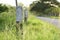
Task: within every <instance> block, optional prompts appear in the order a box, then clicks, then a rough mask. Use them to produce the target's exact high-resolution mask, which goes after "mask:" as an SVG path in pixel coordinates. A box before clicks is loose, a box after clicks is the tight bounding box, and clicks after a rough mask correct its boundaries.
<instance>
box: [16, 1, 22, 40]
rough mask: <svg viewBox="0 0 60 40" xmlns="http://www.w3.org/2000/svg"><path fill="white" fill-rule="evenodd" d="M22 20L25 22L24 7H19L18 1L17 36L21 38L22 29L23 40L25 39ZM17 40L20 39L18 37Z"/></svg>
mask: <svg viewBox="0 0 60 40" xmlns="http://www.w3.org/2000/svg"><path fill="white" fill-rule="evenodd" d="M22 20H23V12H22V6H18V5H17V0H16V33H17V36H19V29H20V34H21V40H22V39H23V36H22V35H23V25H22ZM17 39H18V40H19V37H17Z"/></svg>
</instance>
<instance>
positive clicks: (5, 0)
mask: <svg viewBox="0 0 60 40" xmlns="http://www.w3.org/2000/svg"><path fill="white" fill-rule="evenodd" d="M17 1H18V3H23V4H24V6H29V5H30V4H31V3H32V2H33V1H35V0H17ZM0 3H4V4H9V5H12V6H15V0H0Z"/></svg>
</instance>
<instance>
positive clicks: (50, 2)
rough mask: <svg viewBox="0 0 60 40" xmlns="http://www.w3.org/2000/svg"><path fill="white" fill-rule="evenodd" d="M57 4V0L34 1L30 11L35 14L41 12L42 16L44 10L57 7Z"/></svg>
mask: <svg viewBox="0 0 60 40" xmlns="http://www.w3.org/2000/svg"><path fill="white" fill-rule="evenodd" d="M58 3H59V2H57V0H40V1H35V2H33V3H32V4H31V5H30V11H32V12H33V11H35V12H42V13H43V14H44V11H45V10H46V9H49V8H51V7H54V8H55V7H58V5H57V4H58Z"/></svg>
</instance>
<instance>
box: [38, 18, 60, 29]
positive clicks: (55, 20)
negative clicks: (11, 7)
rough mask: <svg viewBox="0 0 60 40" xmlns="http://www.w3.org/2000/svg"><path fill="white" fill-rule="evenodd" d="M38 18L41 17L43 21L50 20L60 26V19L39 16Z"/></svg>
mask: <svg viewBox="0 0 60 40" xmlns="http://www.w3.org/2000/svg"><path fill="white" fill-rule="evenodd" d="M37 18H38V19H41V20H43V21H46V22H49V23H51V24H53V25H55V26H56V27H58V28H60V20H59V19H53V18H47V17H37Z"/></svg>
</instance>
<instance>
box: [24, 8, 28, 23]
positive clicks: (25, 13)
mask: <svg viewBox="0 0 60 40" xmlns="http://www.w3.org/2000/svg"><path fill="white" fill-rule="evenodd" d="M27 18H28V10H27V8H25V10H24V22H27Z"/></svg>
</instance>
